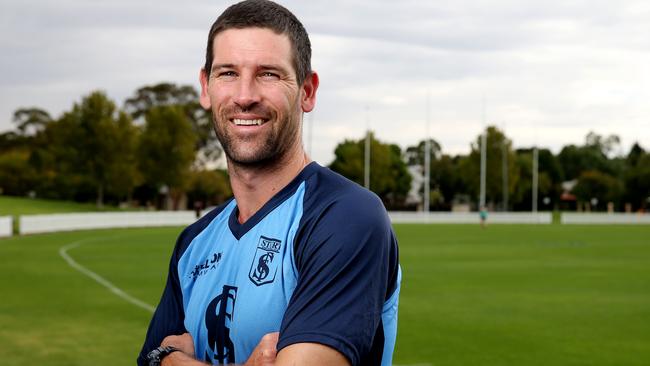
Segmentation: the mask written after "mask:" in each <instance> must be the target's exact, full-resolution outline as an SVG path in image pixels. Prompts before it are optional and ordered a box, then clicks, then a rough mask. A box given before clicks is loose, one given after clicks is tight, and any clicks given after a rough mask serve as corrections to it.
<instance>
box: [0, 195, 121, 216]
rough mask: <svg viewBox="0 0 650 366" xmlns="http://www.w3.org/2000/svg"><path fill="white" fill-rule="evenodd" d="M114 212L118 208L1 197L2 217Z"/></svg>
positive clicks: (0, 209) (0, 214)
mask: <svg viewBox="0 0 650 366" xmlns="http://www.w3.org/2000/svg"><path fill="white" fill-rule="evenodd" d="M113 210H118V208H117V207H113V206H104V207H103V208H101V209H99V208H97V206H96V205H95V204H93V203H78V202H71V201H55V200H45V199H40V198H26V197H13V196H1V195H0V216H10V215H13V216H18V215H35V214H49V213H61V212H86V211H113Z"/></svg>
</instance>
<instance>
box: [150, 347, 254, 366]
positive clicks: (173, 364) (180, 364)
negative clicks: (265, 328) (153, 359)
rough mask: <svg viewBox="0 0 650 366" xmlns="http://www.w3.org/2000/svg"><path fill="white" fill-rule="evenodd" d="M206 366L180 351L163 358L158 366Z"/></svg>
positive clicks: (231, 365)
mask: <svg viewBox="0 0 650 366" xmlns="http://www.w3.org/2000/svg"><path fill="white" fill-rule="evenodd" d="M206 365H209V364H207V363H204V362H201V361H199V360H197V359H195V358H193V357H191V356H188V355H186V354H185V353H183V352H180V351H179V352H174V353H171V354H170V355H169V356H167V357H165V358H164V359H163V361H162V363H161V364H160V366H206ZM226 366H246V365H236V364H228V365H226Z"/></svg>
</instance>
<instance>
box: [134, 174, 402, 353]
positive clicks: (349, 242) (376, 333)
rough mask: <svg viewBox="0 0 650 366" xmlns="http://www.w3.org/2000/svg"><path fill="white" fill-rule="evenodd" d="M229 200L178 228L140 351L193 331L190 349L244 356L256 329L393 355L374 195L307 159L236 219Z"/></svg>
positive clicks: (288, 339)
mask: <svg viewBox="0 0 650 366" xmlns="http://www.w3.org/2000/svg"><path fill="white" fill-rule="evenodd" d="M237 217H238V211H237V203H236V201H235V200H230V201H229V202H226V203H225V204H224V205H222V206H220V207H218V208H216V209H215V210H213V211H212V212H210V213H209V214H208V215H206V216H204V217H203V218H201V219H200V220H198V221H197V222H196V223H194V224H192V225H191V226H189V227H188V228H186V229H185V230H184V231H183V233H182V234H181V235H180V237H179V239H178V241H177V244H176V248H175V250H174V253H173V255H172V259H171V263H170V270H169V276H168V280H167V285H166V287H165V290H164V292H163V296H162V299H161V301H160V305H159V306H158V308H157V309H156V312H155V314H154V316H153V319H152V321H151V324H150V326H149V331H148V332H147V338H146V340H145V344H144V346H143V349H142V352H141V354H140V357H139V358H138V363H139V364H140V365H144V364H146V362H145V359H146V358H145V356H146V354H147V353H148V352H149V351H150V350H152V349H154V348H156V347H157V346H158V345H160V342H161V341H162V339H163V338H164V337H166V336H167V335H171V334H182V333H185V332H189V333H190V334H191V335H192V338H193V340H194V346H195V353H196V357H197V359H199V360H201V361H205V362H208V363H211V364H228V363H244V362H245V361H246V360H247V359H248V357H249V355H250V354H251V352H252V351H253V349H254V348H255V346H256V345H257V344H258V343H259V341H260V339H261V338H262V336H263V335H264V334H266V333H270V332H277V331H279V332H280V339H279V342H278V350H281V349H282V348H284V347H286V346H288V345H290V344H294V343H303V342H312V343H320V344H324V345H327V346H330V347H332V348H334V349H336V350H338V351H339V352H341V353H342V354H343V355H345V356H346V357H347V358H348V359H349V360H350V362H351V363H352V365H380V364H381V365H390V364H391V361H392V353H393V349H394V346H395V338H396V334H397V305H398V298H399V288H400V280H401V278H400V277H401V273H400V269H399V263H398V248H397V241H396V239H395V235H394V233H393V230H392V228H391V225H390V221H389V219H388V216H387V214H386V211H385V209H384V207H383V205H382V203H381V201H380V200H379V199H378V198H377V196H375V195H374V194H372V193H371V192H369V191H367V190H365V189H363V188H361V187H360V186H359V185H357V184H356V183H353V182H351V181H349V180H347V179H345V178H343V177H342V176H340V175H338V174H336V173H334V172H332V171H330V170H329V169H327V168H323V167H321V166H319V165H318V164H316V163H311V164H310V165H308V166H307V167H305V169H304V170H303V171H302V172H301V173H300V174H299V175H298V176H297V177H296V178H295V179H294V180H293V181H292V182H291V183H289V184H288V185H287V186H286V187H285V188H283V189H282V190H281V191H280V192H278V193H277V194H276V195H275V196H274V197H273V198H272V199H271V200H270V201H269V202H267V203H266V204H265V205H264V206H263V207H262V208H261V209H260V210H259V211H258V212H257V213H255V215H253V216H252V217H251V218H250V219H249V220H248V221H246V222H245V223H244V224H240V223H239V222H238V220H237Z"/></svg>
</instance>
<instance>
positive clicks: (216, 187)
mask: <svg viewBox="0 0 650 366" xmlns="http://www.w3.org/2000/svg"><path fill="white" fill-rule="evenodd" d="M187 196H188V198H189V204H190V207H194V204H195V203H196V202H200V207H203V208H205V207H208V206H211V205H216V204H220V203H222V202H224V201H225V200H226V199H228V198H229V197H231V196H232V190H231V189H230V183H229V182H228V173H227V172H226V171H223V170H216V171H215V170H199V171H192V172H191V173H190V177H189V184H188V189H187Z"/></svg>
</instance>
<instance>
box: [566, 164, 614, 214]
mask: <svg viewBox="0 0 650 366" xmlns="http://www.w3.org/2000/svg"><path fill="white" fill-rule="evenodd" d="M622 191H623V185H622V184H621V182H620V181H619V180H618V179H616V178H614V177H612V176H611V175H608V174H605V173H602V172H599V171H597V170H588V171H585V172H582V173H581V174H580V177H579V178H578V183H577V184H576V185H575V187H573V193H574V194H575V195H576V197H577V198H578V200H579V201H582V202H591V200H592V199H594V198H595V199H597V200H598V202H599V203H601V207H604V205H605V204H606V203H607V202H617V201H618V200H619V198H620V195H621V193H622Z"/></svg>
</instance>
